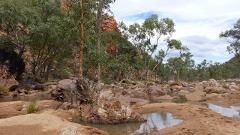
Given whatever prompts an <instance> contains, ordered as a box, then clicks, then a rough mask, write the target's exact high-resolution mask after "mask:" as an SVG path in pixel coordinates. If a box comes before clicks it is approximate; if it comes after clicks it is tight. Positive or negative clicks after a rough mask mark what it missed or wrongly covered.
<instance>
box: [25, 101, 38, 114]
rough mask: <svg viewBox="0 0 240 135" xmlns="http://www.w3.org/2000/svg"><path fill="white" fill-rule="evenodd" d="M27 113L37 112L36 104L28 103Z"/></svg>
mask: <svg viewBox="0 0 240 135" xmlns="http://www.w3.org/2000/svg"><path fill="white" fill-rule="evenodd" d="M26 110H27V113H35V112H36V111H37V104H36V102H28V103H27V104H26Z"/></svg>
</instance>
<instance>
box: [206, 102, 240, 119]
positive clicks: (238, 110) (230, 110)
mask: <svg viewBox="0 0 240 135" xmlns="http://www.w3.org/2000/svg"><path fill="white" fill-rule="evenodd" d="M208 108H209V109H211V110H212V111H214V112H217V113H220V114H221V115H223V116H226V117H234V118H240V106H230V107H221V106H218V105H214V104H208Z"/></svg>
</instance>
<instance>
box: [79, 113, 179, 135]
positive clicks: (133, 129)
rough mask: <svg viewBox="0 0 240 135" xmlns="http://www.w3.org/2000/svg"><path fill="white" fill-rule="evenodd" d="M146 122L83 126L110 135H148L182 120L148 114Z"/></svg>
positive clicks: (145, 116) (166, 114)
mask: <svg viewBox="0 0 240 135" xmlns="http://www.w3.org/2000/svg"><path fill="white" fill-rule="evenodd" d="M144 118H145V119H146V120H147V121H146V122H144V123H126V124H117V125H104V124H86V123H82V122H79V121H78V123H80V124H84V125H87V126H93V127H96V128H99V129H101V130H104V131H106V132H108V133H109V134H110V135H137V134H141V135H148V134H151V133H152V132H153V131H158V130H161V129H163V128H167V127H171V126H175V125H178V124H180V123H182V122H183V121H182V120H179V119H175V118H174V117H173V115H172V114H171V113H164V112H161V113H150V114H146V115H144Z"/></svg>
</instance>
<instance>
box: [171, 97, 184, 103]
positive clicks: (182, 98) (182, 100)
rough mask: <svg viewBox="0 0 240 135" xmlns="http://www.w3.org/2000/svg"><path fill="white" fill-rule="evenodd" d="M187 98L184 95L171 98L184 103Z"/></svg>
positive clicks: (175, 101)
mask: <svg viewBox="0 0 240 135" xmlns="http://www.w3.org/2000/svg"><path fill="white" fill-rule="evenodd" d="M187 101H188V99H187V98H186V97H185V96H184V95H178V97H176V98H174V99H173V102H174V103H186V102H187Z"/></svg>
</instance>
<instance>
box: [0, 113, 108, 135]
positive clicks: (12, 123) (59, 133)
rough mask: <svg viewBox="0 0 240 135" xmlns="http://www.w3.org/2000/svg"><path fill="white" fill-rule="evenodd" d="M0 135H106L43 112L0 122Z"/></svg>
mask: <svg viewBox="0 0 240 135" xmlns="http://www.w3.org/2000/svg"><path fill="white" fill-rule="evenodd" d="M0 134H1V135H107V133H105V132H104V131H101V130H98V129H95V128H92V127H86V126H82V125H80V124H75V123H72V122H69V121H67V120H65V119H61V118H59V117H57V116H54V115H52V114H49V113H48V112H44V113H41V114H28V115H21V116H15V117H11V118H6V119H1V120H0Z"/></svg>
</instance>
